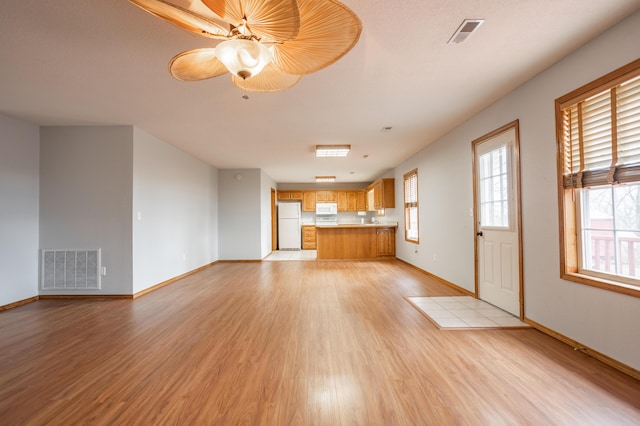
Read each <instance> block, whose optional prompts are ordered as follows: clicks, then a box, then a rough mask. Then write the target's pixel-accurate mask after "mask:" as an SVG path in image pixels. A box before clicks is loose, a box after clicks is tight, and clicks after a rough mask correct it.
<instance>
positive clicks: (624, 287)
mask: <svg viewBox="0 0 640 426" xmlns="http://www.w3.org/2000/svg"><path fill="white" fill-rule="evenodd" d="M560 278H562V279H563V280H567V281H573V282H575V283H580V284H585V285H588V286H591V287H597V288H600V289H603V290H608V291H613V292H615V293H621V294H625V295H627V296H633V297H640V288H639V287H636V286H634V285H631V284H625V283H620V282H616V281H611V280H605V279H602V278H596V277H593V276H591V275H585V274H579V273H577V272H565V273H561V274H560Z"/></svg>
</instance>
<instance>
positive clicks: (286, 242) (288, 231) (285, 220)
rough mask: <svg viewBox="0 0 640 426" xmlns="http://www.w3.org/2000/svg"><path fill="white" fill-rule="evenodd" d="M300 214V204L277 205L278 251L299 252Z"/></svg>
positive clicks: (300, 243)
mask: <svg viewBox="0 0 640 426" xmlns="http://www.w3.org/2000/svg"><path fill="white" fill-rule="evenodd" d="M301 217H302V212H301V209H300V203H295V202H288V203H283V202H281V203H278V249H280V250H300V249H301V248H302V239H301V236H300V233H301V228H302V225H301Z"/></svg>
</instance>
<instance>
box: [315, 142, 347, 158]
mask: <svg viewBox="0 0 640 426" xmlns="http://www.w3.org/2000/svg"><path fill="white" fill-rule="evenodd" d="M350 150H351V145H316V157H346V156H347V155H348V154H349V151H350Z"/></svg>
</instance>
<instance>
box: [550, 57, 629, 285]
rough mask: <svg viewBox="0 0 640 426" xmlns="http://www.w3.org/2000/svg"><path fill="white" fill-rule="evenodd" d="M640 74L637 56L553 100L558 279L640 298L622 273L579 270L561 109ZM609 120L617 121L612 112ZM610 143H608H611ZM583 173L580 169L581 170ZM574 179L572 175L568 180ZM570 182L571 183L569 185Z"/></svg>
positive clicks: (573, 197) (575, 198)
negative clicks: (602, 273)
mask: <svg viewBox="0 0 640 426" xmlns="http://www.w3.org/2000/svg"><path fill="white" fill-rule="evenodd" d="M638 76H640V59H637V60H635V61H633V62H631V63H629V64H627V65H625V66H623V67H621V68H618V69H617V70H614V71H612V72H610V73H608V74H606V75H604V76H602V77H600V78H598V79H596V80H594V81H592V82H590V83H588V84H586V85H584V86H582V87H580V88H578V89H576V90H573V91H572V92H570V93H567V94H566V95H564V96H562V97H560V98H558V99H556V100H555V118H556V144H557V173H558V210H559V225H560V278H562V279H564V280H568V281H572V282H576V283H580V284H585V285H589V286H592V287H597V288H601V289H605V290H609V291H613V292H616V293H622V294H626V295H630V296H634V297H640V286H638V285H635V284H630V283H629V282H625V281H628V280H625V278H624V277H623V276H619V277H618V276H616V275H609V274H607V276H602V275H601V274H598V273H597V272H596V273H594V274H591V273H590V272H589V273H585V272H584V271H581V270H580V268H581V263H582V260H581V257H582V252H581V247H580V241H579V240H578V238H579V237H580V235H579V232H581V228H582V226H581V224H580V222H578V221H579V220H580V209H581V207H580V205H579V204H578V203H579V200H580V197H579V196H576V195H577V194H576V191H580V188H579V187H571V188H568V187H567V186H566V185H565V177H564V172H565V149H566V148H565V146H566V145H565V138H564V127H565V126H564V122H563V111H564V110H565V109H567V108H569V107H570V106H572V105H576V104H578V103H579V102H582V101H584V100H586V99H589V98H590V97H592V96H594V95H597V94H599V93H601V92H603V91H606V90H610V89H612V88H613V87H616V86H618V85H620V84H622V83H624V82H626V81H629V80H632V79H634V78H636V77H638ZM612 120H616V117H615V115H614V116H613V117H612ZM614 144H615V142H613V141H612V142H611V144H610V146H614ZM580 173H582V172H580ZM571 181H573V178H572V179H571ZM572 185H573V184H572Z"/></svg>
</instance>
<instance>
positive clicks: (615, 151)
mask: <svg viewBox="0 0 640 426" xmlns="http://www.w3.org/2000/svg"><path fill="white" fill-rule="evenodd" d="M638 74H640V70H636V72H635V73H634V75H633V76H631V77H630V78H629V79H628V80H626V81H623V82H621V83H620V82H619V81H617V82H616V83H617V84H616V85H613V86H612V87H608V88H606V89H605V90H603V91H601V92H599V93H597V94H595V95H592V96H590V97H588V98H586V99H582V100H579V101H577V102H575V103H572V104H569V105H568V106H566V107H564V108H562V109H561V114H562V120H561V123H562V131H561V137H562V144H561V146H562V149H563V161H562V167H563V186H564V187H565V188H581V187H590V186H598V185H606V184H614V183H629V182H638V181H640V76H639V75H638Z"/></svg>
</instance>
